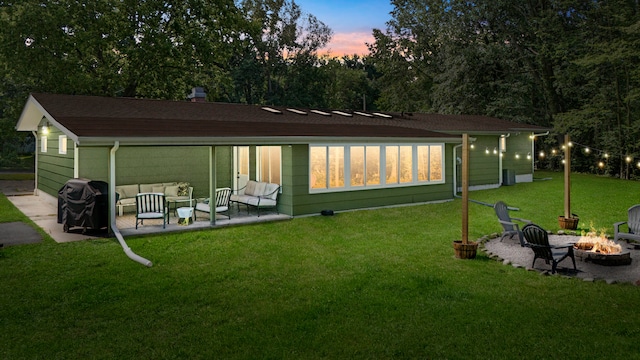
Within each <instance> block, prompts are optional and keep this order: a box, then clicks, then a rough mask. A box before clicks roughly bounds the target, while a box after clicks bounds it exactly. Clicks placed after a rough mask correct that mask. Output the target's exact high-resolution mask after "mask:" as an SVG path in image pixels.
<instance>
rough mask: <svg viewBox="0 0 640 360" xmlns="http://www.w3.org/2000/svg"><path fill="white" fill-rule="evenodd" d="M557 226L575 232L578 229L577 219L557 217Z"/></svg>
mask: <svg viewBox="0 0 640 360" xmlns="http://www.w3.org/2000/svg"><path fill="white" fill-rule="evenodd" d="M558 226H560V228H562V229H566V230H575V229H577V228H578V218H577V217H568V218H566V217H564V216H558Z"/></svg>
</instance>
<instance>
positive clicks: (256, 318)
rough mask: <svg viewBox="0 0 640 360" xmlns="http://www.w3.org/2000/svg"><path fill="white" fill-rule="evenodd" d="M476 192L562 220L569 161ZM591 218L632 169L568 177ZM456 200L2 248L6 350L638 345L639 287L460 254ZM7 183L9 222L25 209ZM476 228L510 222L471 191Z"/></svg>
mask: <svg viewBox="0 0 640 360" xmlns="http://www.w3.org/2000/svg"><path fill="white" fill-rule="evenodd" d="M537 176H541V177H553V180H550V181H540V182H537V181H536V182H534V183H529V184H517V185H514V186H509V187H503V188H500V189H495V190H486V191H477V192H472V193H471V198H472V199H474V200H480V201H486V202H495V201H497V200H503V201H505V202H507V203H508V204H510V205H513V206H517V207H519V208H520V209H521V211H520V212H518V213H517V215H518V216H519V217H523V218H528V219H532V220H535V221H536V222H537V223H539V224H541V225H542V226H544V227H546V228H548V229H557V228H558V225H557V216H558V215H562V211H563V205H562V204H563V197H562V189H563V185H562V174H559V173H556V174H553V173H543V174H537ZM572 179H573V188H572V199H573V200H572V202H573V209H574V211H573V212H575V213H577V214H579V215H580V217H581V225H582V224H584V222H585V221H586V222H587V226H588V222H591V221H593V222H594V226H596V227H598V228H601V227H608V228H609V229H611V225H612V224H613V222H615V221H619V220H622V219H624V218H625V212H626V209H627V208H628V207H629V206H630V205H632V204H634V203H638V202H640V201H639V200H640V199H638V198H637V194H638V183H637V182H631V181H620V180H615V179H608V178H600V177H595V176H591V175H579V174H575V175H574V176H573V178H572ZM460 213H461V202H460V201H459V200H456V201H453V202H447V203H441V204H429V205H420V206H411V207H402V208H392V209H380V210H371V211H358V212H350V213H342V214H337V215H336V216H333V217H308V218H298V219H295V220H292V221H289V222H280V223H270V224H261V225H252V226H242V227H233V228H222V229H216V230H210V231H198V232H189V233H180V234H168V235H161V236H152V237H139V238H131V239H127V241H128V244H129V246H131V248H132V249H134V251H136V252H137V253H139V254H141V255H143V256H145V257H147V258H149V259H151V260H152V261H153V262H154V266H153V267H152V268H145V267H143V266H141V265H139V264H137V263H135V262H133V261H131V260H129V259H128V258H127V257H126V256H125V255H124V254H123V253H122V249H121V248H120V247H119V246H118V244H117V242H116V241H114V240H112V239H102V240H95V241H83V242H77V243H67V244H56V243H54V242H53V240H51V239H50V238H48V237H46V238H45V241H44V242H43V243H40V244H34V245H22V246H15V247H9V248H6V249H4V250H2V253H0V278H1V279H2V281H1V282H0V334H2V343H3V345H2V346H1V347H0V358H3V359H24V358H28V359H35V358H60V359H65V358H94V359H111V358H122V359H133V358H136V359H138V358H149V359H151V358H152V359H175V358H202V359H210V358H225V359H257V358H299V359H315V358H451V359H461V358H477V359H480V358H481V359H486V358H496V359H498V358H500V359H501V358H507V359H513V358H521V359H538V358H562V359H571V358H573V359H583V358H626V359H638V358H640V355H639V354H638V351H637V346H638V344H637V339H638V338H639V337H640V326H639V325H640V309H639V308H638V306H637V304H638V298H639V295H640V288H639V287H636V286H632V285H629V284H614V285H608V284H606V283H604V282H595V283H588V282H583V281H580V280H577V279H567V278H563V277H559V276H552V277H544V276H540V275H538V273H536V272H529V271H525V270H523V269H515V268H512V267H510V266H504V265H502V264H500V263H498V262H496V261H493V260H491V259H489V258H488V257H486V256H485V255H484V254H482V253H480V254H479V256H478V257H477V258H476V259H475V260H458V259H455V258H454V256H453V249H452V245H451V241H452V240H454V239H458V238H459V237H460V234H461V229H460V223H461V220H460ZM21 220H25V219H24V217H23V216H22V217H21V216H20V215H19V214H16V212H15V209H12V206H11V204H10V203H9V202H8V201H7V199H6V198H5V197H4V196H2V195H0V222H4V221H21ZM470 224H471V225H470V226H471V227H470V233H471V234H472V237H473V238H477V237H480V236H482V235H485V234H489V233H492V232H498V231H499V230H500V228H499V226H498V224H497V221H496V220H495V215H494V214H493V211H492V209H491V208H489V207H485V206H481V205H475V204H472V205H471V206H470Z"/></svg>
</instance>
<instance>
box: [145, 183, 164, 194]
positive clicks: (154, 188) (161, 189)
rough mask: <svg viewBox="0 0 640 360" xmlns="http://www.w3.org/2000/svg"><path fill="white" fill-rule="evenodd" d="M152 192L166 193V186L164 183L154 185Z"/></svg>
mask: <svg viewBox="0 0 640 360" xmlns="http://www.w3.org/2000/svg"><path fill="white" fill-rule="evenodd" d="M148 192H149V191H148ZM150 192H153V193H160V194H164V186H162V185H158V186H154V187H152V188H151V191H150Z"/></svg>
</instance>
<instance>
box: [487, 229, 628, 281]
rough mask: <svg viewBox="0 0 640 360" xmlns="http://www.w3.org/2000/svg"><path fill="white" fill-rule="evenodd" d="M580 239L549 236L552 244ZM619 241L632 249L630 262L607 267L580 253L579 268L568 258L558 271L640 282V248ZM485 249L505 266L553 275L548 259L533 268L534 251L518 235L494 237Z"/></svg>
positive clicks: (594, 278)
mask: <svg viewBox="0 0 640 360" xmlns="http://www.w3.org/2000/svg"><path fill="white" fill-rule="evenodd" d="M579 239H580V237H579V236H572V235H549V243H551V244H552V245H561V244H566V243H575V242H577V241H578V240H579ZM619 244H620V245H621V246H622V249H623V251H629V252H630V255H631V264H630V265H619V266H604V265H598V264H594V263H592V262H585V261H582V260H581V259H579V258H578V257H577V256H576V268H577V269H578V271H574V270H573V263H572V262H571V259H570V258H566V259H564V260H562V261H561V262H560V263H559V264H558V269H557V272H556V274H559V275H561V276H568V277H575V278H579V279H582V280H584V281H597V280H602V281H606V282H607V283H610V284H612V283H633V284H635V285H640V250H638V249H636V248H635V247H634V246H633V245H631V244H627V243H626V242H624V241H621V242H619ZM484 248H485V251H486V252H487V254H489V256H492V257H494V258H496V259H497V260H499V261H502V262H503V264H505V265H510V266H513V267H520V268H525V269H528V270H537V271H540V272H541V273H542V274H551V265H547V264H545V262H544V260H541V259H538V260H536V263H535V267H533V268H532V267H531V265H532V262H533V251H532V250H531V249H529V248H523V247H521V246H520V243H519V241H518V240H517V239H516V238H514V239H509V238H505V239H504V240H503V241H500V238H495V239H490V240H488V241H487V242H485V243H484Z"/></svg>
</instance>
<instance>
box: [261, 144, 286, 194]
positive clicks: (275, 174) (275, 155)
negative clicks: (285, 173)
mask: <svg viewBox="0 0 640 360" xmlns="http://www.w3.org/2000/svg"><path fill="white" fill-rule="evenodd" d="M280 159H281V149H280V146H259V147H258V171H257V172H258V174H257V175H258V176H257V178H258V181H264V182H270V183H273V184H278V185H282V182H281V175H282V171H281V169H282V167H281V166H280V164H281V163H280V161H281V160H280Z"/></svg>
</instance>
